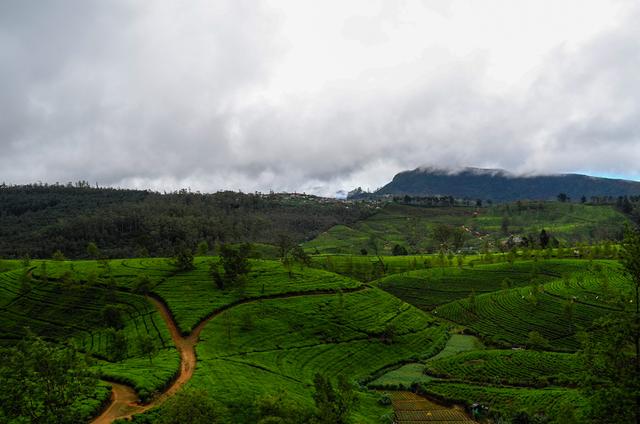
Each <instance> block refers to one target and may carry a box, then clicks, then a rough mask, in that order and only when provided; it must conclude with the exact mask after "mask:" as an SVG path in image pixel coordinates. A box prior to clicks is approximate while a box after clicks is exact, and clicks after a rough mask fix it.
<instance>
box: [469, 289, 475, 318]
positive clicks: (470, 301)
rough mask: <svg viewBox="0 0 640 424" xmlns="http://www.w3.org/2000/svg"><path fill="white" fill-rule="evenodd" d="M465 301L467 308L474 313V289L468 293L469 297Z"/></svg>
mask: <svg viewBox="0 0 640 424" xmlns="http://www.w3.org/2000/svg"><path fill="white" fill-rule="evenodd" d="M467 303H468V305H469V310H470V311H471V312H473V313H474V314H475V313H476V309H477V304H476V291H475V290H473V289H472V290H471V293H469V298H468V299H467Z"/></svg>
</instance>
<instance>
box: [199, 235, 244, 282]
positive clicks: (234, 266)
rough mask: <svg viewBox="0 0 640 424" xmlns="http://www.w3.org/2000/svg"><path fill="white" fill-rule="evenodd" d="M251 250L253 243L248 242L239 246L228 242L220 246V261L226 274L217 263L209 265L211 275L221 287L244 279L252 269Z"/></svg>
mask: <svg viewBox="0 0 640 424" xmlns="http://www.w3.org/2000/svg"><path fill="white" fill-rule="evenodd" d="M250 252H251V245H250V244H248V243H245V244H242V245H240V246H239V247H234V246H231V245H228V244H223V245H222V246H220V263H221V264H222V269H223V270H224V275H220V272H219V271H218V265H217V264H215V263H213V264H215V265H211V264H210V265H209V270H210V273H211V276H212V277H213V280H214V282H215V283H216V285H217V286H218V287H219V288H221V289H222V288H224V286H225V285H226V284H239V283H242V282H243V281H244V279H245V277H246V276H247V274H249V271H250V270H251V263H250V262H249V253H250Z"/></svg>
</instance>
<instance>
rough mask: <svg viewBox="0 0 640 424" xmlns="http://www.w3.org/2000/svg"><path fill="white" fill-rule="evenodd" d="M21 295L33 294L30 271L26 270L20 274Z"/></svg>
mask: <svg viewBox="0 0 640 424" xmlns="http://www.w3.org/2000/svg"><path fill="white" fill-rule="evenodd" d="M19 282H20V295H21V296H26V295H27V294H29V293H30V292H31V273H30V272H29V270H27V269H25V270H24V272H22V273H21V274H20V280H19Z"/></svg>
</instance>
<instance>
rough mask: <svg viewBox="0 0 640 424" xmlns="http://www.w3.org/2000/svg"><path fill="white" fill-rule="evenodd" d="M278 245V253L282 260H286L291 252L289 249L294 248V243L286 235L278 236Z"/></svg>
mask: <svg viewBox="0 0 640 424" xmlns="http://www.w3.org/2000/svg"><path fill="white" fill-rule="evenodd" d="M276 245H277V246H278V253H279V255H280V259H284V258H285V257H286V256H287V253H288V252H289V249H291V247H292V246H293V241H291V237H289V236H288V235H287V234H285V233H280V234H278V237H277V240H276Z"/></svg>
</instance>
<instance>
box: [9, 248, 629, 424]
mask: <svg viewBox="0 0 640 424" xmlns="http://www.w3.org/2000/svg"><path fill="white" fill-rule="evenodd" d="M328 258H329V259H328ZM354 258H356V257H355V256H353V257H352V256H331V257H328V256H322V255H321V256H317V257H314V258H313V259H312V260H313V261H314V267H313V268H311V267H303V266H300V265H298V264H296V265H294V266H293V267H292V268H290V269H288V268H286V267H285V266H283V264H282V263H281V262H280V261H270V260H259V259H255V260H251V263H250V265H251V271H250V272H249V274H248V275H247V277H246V279H245V280H244V282H243V283H242V284H238V285H235V286H234V285H231V286H229V287H227V288H225V289H220V288H218V287H217V286H216V284H215V283H214V282H213V278H212V276H211V274H210V263H212V261H213V262H215V261H217V260H218V258H215V257H199V258H196V260H195V262H194V265H195V267H194V269H193V270H190V271H178V270H177V269H176V267H175V265H174V264H173V263H172V261H171V260H168V259H158V258H156V259H124V260H111V261H31V262H30V263H29V265H28V267H25V266H24V264H22V263H20V262H19V261H13V262H5V266H4V268H3V270H4V271H3V272H0V323H2V325H1V326H0V340H1V341H2V343H3V344H4V345H11V344H13V343H15V342H16V340H18V339H20V338H21V337H22V336H23V335H24V334H25V331H26V330H25V328H24V327H25V326H28V327H29V328H30V330H31V331H32V332H34V333H36V334H39V335H42V336H44V337H46V338H47V340H49V341H52V342H65V343H71V344H73V345H74V346H75V347H76V348H78V349H79V350H80V351H82V352H86V353H87V354H88V355H90V357H91V358H92V359H93V363H92V367H93V369H94V370H95V371H96V372H97V373H98V374H99V375H100V376H101V378H102V379H104V380H106V381H112V382H114V384H113V387H114V393H116V395H115V401H114V403H112V404H111V406H110V407H109V408H108V409H106V410H105V411H104V412H103V414H102V415H100V416H99V417H98V419H97V420H96V423H108V422H111V421H112V420H113V419H115V418H127V417H129V416H131V415H134V414H141V415H135V416H136V419H140V420H143V422H146V421H144V420H148V422H154V420H155V419H156V418H157V417H158V414H161V413H162V411H163V410H164V409H163V408H166V404H165V401H166V400H168V399H170V398H171V397H172V396H173V395H174V394H175V393H177V392H179V391H180V390H183V389H194V390H203V391H204V393H207V396H210V397H211V399H213V400H215V402H217V404H218V405H220V407H221V408H222V410H224V411H227V412H228V413H229V414H231V415H232V416H233V417H234V419H236V420H237V421H236V422H257V421H256V420H257V418H256V415H255V413H256V412H255V406H254V405H255V402H257V399H263V398H265V396H266V397H268V396H284V395H283V394H286V397H287V399H288V400H289V401H291V402H293V403H294V404H295V405H297V406H298V407H299V408H301V410H304V411H313V410H314V408H315V404H314V397H313V396H314V377H315V375H316V374H317V373H320V374H322V375H324V376H326V377H327V378H329V379H330V380H332V381H336V380H337V378H338V376H344V377H347V379H348V380H349V381H350V382H351V383H353V384H354V386H355V387H357V390H356V392H355V393H356V395H355V396H356V397H357V399H358V402H357V403H356V406H355V407H354V409H353V411H352V413H351V418H352V420H353V421H354V422H358V423H379V422H391V421H392V420H394V419H395V422H399V423H422V422H424V423H431V422H433V423H435V422H452V423H455V422H461V423H462V422H473V421H471V419H470V418H469V416H468V415H467V414H466V413H465V412H464V410H463V409H456V408H453V409H452V408H450V407H447V406H443V405H448V404H459V405H462V406H465V407H469V406H470V405H472V404H481V405H483V406H486V407H487V408H488V410H489V411H494V412H495V413H507V414H508V413H513V412H514V411H526V413H528V414H529V415H530V416H535V415H540V414H544V416H545V419H548V420H549V422H551V423H564V422H572V421H571V420H574V421H575V420H578V421H576V422H580V421H579V420H580V419H581V418H582V417H583V415H582V414H583V413H584V410H585V398H584V397H583V395H582V394H581V392H580V391H579V390H578V389H576V387H577V385H578V384H579V383H580V378H581V377H580V376H581V375H582V373H583V372H584V369H583V368H582V363H581V361H580V359H579V357H578V356H577V354H575V353H574V352H576V350H577V349H578V348H579V347H580V345H579V340H578V338H577V336H576V335H577V333H578V332H579V331H582V330H585V329H588V328H589V327H590V325H591V323H592V322H593V320H594V319H596V318H598V317H604V316H608V315H612V314H613V315H615V314H620V313H622V312H623V311H625V310H626V309H627V308H628V307H629V306H628V305H629V304H628V296H629V287H630V286H629V282H628V279H627V277H625V276H624V275H623V273H622V272H621V269H620V266H619V265H618V264H617V263H616V262H613V261H587V260H574V259H549V260H537V261H522V260H516V261H515V262H514V263H511V264H510V263H507V262H500V263H493V264H476V265H475V266H470V265H469V259H470V258H466V259H465V262H464V263H463V264H462V267H458V266H446V267H437V268H434V267H431V268H426V269H412V268H415V263H417V262H418V261H422V262H423V263H424V260H425V259H426V258H424V257H419V256H413V257H412V256H407V257H382V258H372V257H367V256H360V257H357V258H358V259H354ZM380 259H382V261H384V262H385V263H386V264H387V266H386V269H385V276H384V277H383V278H381V279H379V280H377V281H375V282H373V283H372V284H367V283H366V282H363V281H358V280H357V279H356V278H353V277H348V276H345V275H347V274H348V275H353V276H357V275H358V273H357V272H354V271H353V270H354V269H356V268H357V265H355V263H356V262H357V261H360V262H361V263H365V262H368V263H373V262H375V261H377V260H380ZM327 260H329V261H334V263H333V264H332V265H331V266H322V267H321V268H325V269H319V268H320V267H318V264H322V263H326V262H327ZM350 261H351V265H349V262H350ZM332 267H333V268H332ZM340 267H347V268H343V269H340V270H338V269H336V268H340ZM348 267H351V271H349V270H348ZM328 269H333V270H334V271H340V272H341V274H338V273H336V272H331V271H329V270H328ZM363 280H365V281H367V280H368V278H363ZM25 281H28V284H25ZM141 281H146V283H145V284H146V288H145V289H144V290H143V291H140V290H138V289H137V288H138V286H139V285H140V282H141ZM143 293H146V294H143ZM109 308H116V309H117V310H118V311H119V316H120V323H119V324H118V325H117V327H118V332H119V334H120V335H122V337H123V338H124V339H125V341H126V345H127V347H126V349H125V351H124V353H123V354H122V355H121V356H120V357H118V358H116V357H114V356H113V346H114V330H113V328H110V327H111V326H112V325H113V324H108V323H107V322H105V310H108V309H109ZM532 331H537V332H538V333H539V335H540V336H541V337H542V338H543V339H542V340H543V341H544V343H545V344H544V345H536V346H533V345H531V332H532ZM469 333H473V334H476V335H477V336H478V337H475V336H473V335H470V334H469ZM144 337H148V338H150V340H151V343H152V345H153V351H152V352H151V354H145V353H143V351H142V350H141V349H142V348H141V347H140V346H139V344H138V341H139V340H140V339H141V338H144ZM507 347H508V348H509V349H499V348H507ZM511 347H517V348H518V349H510V348H511ZM532 348H535V349H536V350H533V349H532ZM115 382H117V383H115ZM367 387H368V388H367ZM409 388H412V389H413V390H417V391H418V392H419V393H420V394H421V395H425V396H427V398H424V397H422V396H418V395H416V394H414V393H408V392H405V391H406V390H407V389H409ZM380 389H382V390H386V391H390V396H391V404H388V403H385V402H384V401H382V400H381V395H380V393H379V392H377V390H380ZM396 390H400V391H399V392H396ZM403 390H405V391H403ZM107 393H108V392H107V390H106V389H105V386H104V385H102V386H99V387H97V388H96V393H95V395H94V396H93V398H91V399H84V400H82V406H81V407H82V408H83V410H85V411H86V414H85V415H86V416H87V417H88V416H90V415H96V414H98V412H99V407H100V405H101V402H103V401H104V400H105V397H106V396H107ZM132 399H133V400H132ZM139 416H141V417H142V418H137V417H139ZM394 417H395V418H394Z"/></svg>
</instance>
